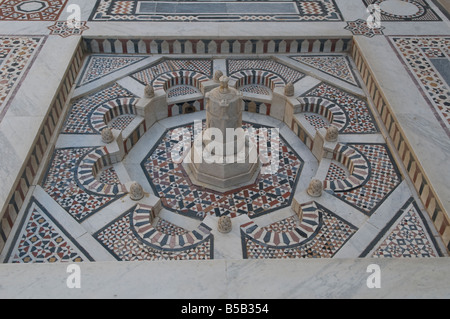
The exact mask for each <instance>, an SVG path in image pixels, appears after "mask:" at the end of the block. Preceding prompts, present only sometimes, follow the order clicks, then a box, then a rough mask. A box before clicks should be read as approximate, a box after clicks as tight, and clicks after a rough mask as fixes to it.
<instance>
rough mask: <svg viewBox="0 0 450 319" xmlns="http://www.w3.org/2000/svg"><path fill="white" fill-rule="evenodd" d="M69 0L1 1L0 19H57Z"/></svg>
mask: <svg viewBox="0 0 450 319" xmlns="http://www.w3.org/2000/svg"><path fill="white" fill-rule="evenodd" d="M66 3H67V0H33V1H24V0H3V1H0V21H1V20H16V21H56V20H58V18H59V15H60V14H61V12H62V10H63V9H64V6H65V5H66Z"/></svg>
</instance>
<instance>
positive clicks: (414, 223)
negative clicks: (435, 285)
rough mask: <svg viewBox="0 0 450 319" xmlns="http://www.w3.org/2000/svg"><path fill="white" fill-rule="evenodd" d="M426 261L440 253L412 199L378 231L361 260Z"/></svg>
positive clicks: (440, 254)
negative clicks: (420, 259) (365, 258)
mask: <svg viewBox="0 0 450 319" xmlns="http://www.w3.org/2000/svg"><path fill="white" fill-rule="evenodd" d="M365 256H368V257H373V258H417V257H421V258H429V257H441V256H442V253H441V250H440V248H439V246H438V245H437V243H436V240H435V238H434V236H433V234H432V233H431V232H430V228H429V226H428V224H427V222H426V221H425V219H424V217H423V215H422V212H421V211H420V209H419V208H418V206H417V204H416V202H415V201H414V199H413V198H411V199H409V200H408V201H407V202H406V204H405V205H404V206H403V208H402V209H401V210H400V211H398V212H397V214H396V215H395V216H394V218H393V219H392V220H391V221H390V222H389V223H388V225H387V226H386V227H385V228H384V229H383V230H382V231H381V232H380V234H379V235H378V236H377V238H375V240H374V241H373V242H372V243H371V244H370V245H369V246H368V247H367V248H366V250H365V251H364V252H363V254H362V256H361V257H365Z"/></svg>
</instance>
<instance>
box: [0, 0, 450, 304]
mask: <svg viewBox="0 0 450 319" xmlns="http://www.w3.org/2000/svg"><path fill="white" fill-rule="evenodd" d="M87 2H88V1H78V0H59V1H48V0H35V1H7V0H3V1H2V0H0V154H1V156H0V178H1V181H2V183H1V184H0V209H1V217H2V218H1V225H0V226H1V227H0V248H1V249H2V252H1V255H0V259H1V261H2V263H3V264H2V266H0V268H1V267H3V269H2V271H0V273H1V274H0V278H2V282H3V283H4V285H5V287H7V289H1V288H0V296H19V294H20V293H21V292H20V291H22V292H23V293H24V295H25V296H32V292H33V291H39V289H40V288H39V287H44V286H45V287H47V285H49V283H50V282H52V281H53V280H56V281H58V280H59V281H61V279H60V278H59V279H54V278H53V279H52V278H51V273H52V269H53V271H54V270H55V269H57V268H51V267H59V268H58V269H59V270H61V269H63V268H62V267H64V266H63V265H67V264H68V263H69V264H71V263H79V264H81V265H85V266H83V267H86V269H89V270H88V271H89V272H91V273H90V274H92V275H91V276H92V278H91V280H92V282H91V285H92V286H90V288H89V289H90V290H89V293H91V294H92V296H94V294H95V289H97V291H101V292H99V294H100V295H101V296H108V297H109V296H111V295H109V293H110V292H111V291H108V290H107V289H106V288H105V287H106V286H104V287H103V288H99V287H100V282H102V280H104V278H103V279H102V278H99V277H101V274H104V273H108V276H112V277H113V278H116V279H115V280H117V281H118V282H120V281H121V280H123V279H121V278H119V277H120V274H121V273H123V272H127V271H128V270H130V269H133V270H134V271H135V272H134V275H135V276H133V277H132V278H131V279H130V281H131V282H134V283H137V282H139V278H141V279H142V277H141V276H145V274H149V273H150V274H151V273H152V272H153V273H154V274H155V275H154V276H152V275H149V276H150V277H149V278H150V279H142V280H143V281H144V282H147V283H149V284H150V283H152V284H156V285H159V286H161V285H163V282H164V280H166V279H167V278H166V277H168V276H169V274H173V276H174V277H172V278H176V280H179V282H180V285H181V286H183V285H189V284H188V281H189V280H195V279H196V276H197V275H196V274H197V273H196V271H198V272H202V273H203V274H204V276H205V278H213V277H214V275H213V273H215V274H216V276H217V277H216V283H217V285H218V287H216V288H214V289H216V290H214V289H212V292H211V294H210V295H209V296H210V297H236V298H240V297H247V298H248V297H250V298H254V297H259V296H263V297H269V298H270V297H286V293H285V292H282V291H279V290H282V289H281V288H282V287H289V289H291V290H292V289H294V288H295V290H296V292H292V291H291V295H290V296H289V297H294V298H295V297H300V296H305V294H303V292H305V291H306V290H307V289H308V287H317V286H316V285H317V283H315V282H312V281H310V280H305V279H304V278H303V277H302V276H305V275H306V274H309V275H310V277H311V278H320V276H322V275H323V276H324V277H323V279H322V281H321V282H322V284H323V285H324V287H325V286H327V285H328V286H327V287H328V290H326V289H324V290H323V291H322V290H320V289H319V290H317V291H316V296H317V297H327V296H344V297H346V296H350V297H361V296H362V297H364V296H368V295H367V292H365V291H361V290H358V289H355V286H358V285H360V284H361V278H359V277H358V276H356V275H355V272H356V273H358V271H360V270H361V269H362V268H364V267H365V266H366V265H368V264H373V263H375V264H380V265H382V267H386V268H389V269H390V271H391V272H390V273H389V272H388V273H386V277H388V278H389V283H388V284H387V286H389V287H390V289H391V290H390V291H391V292H392V294H393V296H415V297H421V296H431V297H437V296H440V297H445V296H447V297H448V296H450V289H448V287H449V285H448V279H445V280H442V281H441V280H440V279H439V278H441V279H444V278H449V277H448V275H449V270H448V269H450V268H449V267H448V252H449V251H450V215H449V214H450V201H449V198H450V196H449V195H450V187H449V183H448V181H449V180H450V169H449V165H448V159H449V158H450V139H449V138H450V21H449V13H448V12H447V11H446V10H445V2H442V3H441V2H440V1H431V0H414V1H409V0H377V1H375V0H351V1H349V0H345V1H344V0H316V1H312V0H298V1H293V0H292V1H288V0H285V1H146V0H144V1H138V0H129V1H118V0H98V1H89V3H87ZM373 5H379V8H380V9H381V11H380V18H381V25H380V27H379V28H375V29H371V28H369V27H368V26H367V22H366V20H367V18H368V17H370V16H371V15H370V14H369V12H368V11H367V9H366V8H367V6H373ZM77 10H79V14H80V19H81V23H79V24H77V25H75V26H71V25H70V24H69V22H68V21H67V19H68V18H69V17H73V16H71V14H73V13H74V12H75V13H76V12H77ZM218 71H221V72H222V73H223V74H225V75H227V76H228V77H229V78H230V79H231V83H232V85H234V86H235V87H236V88H237V89H238V90H240V91H241V92H242V93H243V96H244V97H243V99H244V104H245V106H244V115H243V121H244V124H243V128H244V129H245V130H246V131H256V132H264V131H269V130H270V129H274V128H275V129H277V130H278V132H279V135H278V136H276V137H275V140H272V141H270V140H263V141H262V142H261V143H260V145H259V148H260V150H263V151H267V152H268V154H270V155H271V156H273V153H271V152H270V150H271V147H272V146H273V145H274V143H276V144H278V145H279V147H280V152H279V154H276V156H277V158H276V160H277V163H278V164H279V165H278V169H277V171H276V172H273V173H271V174H263V173H261V174H259V175H258V176H257V177H256V181H255V182H254V183H252V184H250V185H244V186H240V187H236V188H235V189H233V190H227V191H223V192H221V191H218V190H213V189H210V188H208V187H202V186H198V185H196V184H194V183H193V182H192V181H191V180H190V178H189V174H188V173H187V172H186V168H185V166H183V165H182V164H180V163H177V162H176V161H174V160H173V158H172V156H173V152H174V151H176V150H177V147H179V142H180V139H178V136H179V134H180V133H182V132H189V133H190V134H191V136H194V134H195V123H197V124H198V123H202V121H204V120H205V119H206V111H205V108H206V105H205V95H206V93H207V92H209V91H210V90H211V89H213V88H215V87H217V86H218V85H219V84H218V82H217V81H215V80H214V77H215V74H216V73H217V72H218ZM288 84H289V85H290V84H293V86H294V95H293V96H287V95H286V94H285V87H286V86H287V85H288ZM146 86H152V87H153V89H154V96H153V97H149V96H147V95H146V94H145V88H146ZM330 125H333V126H335V127H337V128H338V130H339V137H338V140H337V141H336V142H327V141H325V142H324V141H323V139H322V140H321V136H322V135H323V134H324V132H326V129H327V128H329V127H330ZM105 128H110V129H112V132H113V133H114V137H115V139H114V141H113V142H112V143H104V142H103V141H102V134H101V132H102V130H104V129H105ZM177 134H178V135H177ZM174 136H175V137H174ZM192 141H193V139H192ZM319 149H324V150H325V151H324V154H325V155H324V156H322V154H320V155H318V154H319V153H320V152H319V151H318V150H319ZM318 152H319V153H318ZM312 179H318V180H320V181H321V182H322V184H323V187H324V190H323V193H322V196H320V197H311V196H310V195H309V194H308V192H307V189H308V186H309V184H310V182H311V180H312ZM133 182H137V183H139V184H140V185H141V186H142V188H143V189H144V192H145V196H144V198H143V199H141V200H140V201H134V200H132V199H131V198H130V195H129V190H130V186H131V184H132V183H133ZM223 215H227V216H230V217H231V218H232V224H233V230H232V231H231V233H228V234H222V233H220V232H219V231H218V230H217V223H218V220H219V217H220V216H223ZM312 259H315V260H314V261H313V260H312ZM316 259H320V261H318V260H316ZM135 262H137V263H135ZM147 262H148V263H147ZM25 264H27V265H25ZM208 265H209V266H208ZM18 267H26V268H18ZM41 267H43V268H41ZM45 267H48V268H45ZM208 267H210V268H208ZM329 267H331V268H333V269H334V270H333V271H334V272H331V273H330V270H329ZM402 267H403V268H402ZM252 269H255V270H256V269H259V270H260V275H259V276H260V277H258V274H257V272H255V273H253V272H252ZM280 269H285V270H286V273H289V274H290V273H295V272H296V271H300V272H301V271H302V270H303V271H304V274H303V275H298V277H296V276H293V278H288V276H285V275H284V276H283V275H280V274H278V275H280V278H279V281H277V279H276V278H278V277H277V274H274V273H272V272H277V271H278V272H279V271H280ZM401 269H403V270H404V271H403V272H402V270H401ZM181 270H185V276H186V278H181V274H180V271H181ZM61 272H62V273H63V277H64V274H65V273H64V272H65V269H64V270H62V271H61ZM38 273H39V274H40V275H37V274H38ZM174 273H177V275H174ZM365 273H366V272H365V269H364V270H363V271H362V276H364V275H365ZM419 273H420V274H421V275H419ZM424 273H425V274H431V273H432V274H433V275H429V276H428V277H427V276H426V275H424ZM114 274H116V275H114ZM157 274H159V275H157ZM436 274H437V275H439V276H441V277H435V276H434V275H436ZM272 275H273V276H274V277H273V278H274V279H271V282H272V280H273V282H272V284H273V285H274V287H273V289H274V293H273V295H270V294H268V293H267V291H266V290H264V289H262V290H261V289H259V290H258V287H260V286H259V284H257V285H255V286H254V287H253V288H254V290H252V289H250V288H248V287H244V286H245V284H244V283H243V282H242V281H241V280H242V278H244V277H245V278H246V279H245V280H247V282H248V283H249V282H253V281H255V282H259V281H261V280H262V279H261V278H267V276H269V277H270V276H272ZM337 275H339V276H340V277H339V278H342V280H347V281H346V285H342V284H341V285H337V284H336V282H335V281H333V279H332V278H335V277H336V276H337ZM360 275H361V274H360ZM34 276H38V277H37V278H38V279H36V277H34ZM87 276H90V275H87ZM115 276H117V277H115ZM18 277H20V278H18ZM355 277H358V278H357V279H355ZM412 277H415V278H416V280H421V279H423V280H424V281H425V282H426V284H427V285H430V286H429V289H428V290H422V291H420V290H418V291H414V289H410V288H411V287H405V286H402V285H398V284H395V283H396V280H400V281H401V280H402V279H401V278H412ZM27 278H28V280H31V281H33V280H35V282H36V280H37V282H38V284H35V285H34V286H33V285H32V286H31V288H30V287H28V288H24V286H25V285H26V284H25V281H26V280H27ZM31 278H34V279H31ZM108 278H110V277H108ZM227 278H228V279H229V280H228V279H227ZM296 278H297V279H296ZM327 279H328V280H329V281H327ZM211 280H213V281H214V279H211ZM227 280H228V281H227ZM291 280H292V281H291ZM352 280H353V283H352ZM446 280H447V282H446ZM18 283H19V284H18ZM300 283H301V284H300ZM39 285H41V286H39ZM59 285H60V287H59V286H58V288H55V290H54V292H52V293H51V294H50V295H52V294H54V295H56V296H58V294H59V293H61V292H62V293H63V294H64V289H66V287H65V284H64V283H63V284H61V283H59ZM86 285H87V284H86ZM296 285H298V286H296ZM411 285H412V286H413V287H414V284H411ZM200 286H201V285H200ZM200 286H198V287H196V286H195V285H194V287H193V288H192V289H193V291H194V292H193V295H194V296H197V297H204V296H205V295H207V294H206V292H205V290H204V288H202V287H200ZM237 287H240V288H239V289H238V288H237ZM421 287H423V285H422V286H421ZM433 287H434V288H433ZM116 288H117V287H116ZM172 288H173V287H172ZM172 288H170V289H169V290H167V291H165V292H164V291H163V292H160V294H159V295H158V294H155V295H153V292H152V293H148V294H145V293H143V294H144V296H153V297H163V298H165V297H173V296H178V297H184V296H185V295H184V292H180V291H174V292H172V295H170V294H169V291H172V290H171V289H172ZM197 288H198V289H197ZM47 289H53V288H52V287H47ZM114 289H115V288H113V289H112V290H114ZM130 289H131V290H132V288H129V289H128V290H126V288H123V289H122V290H119V291H120V293H118V294H119V295H121V294H122V295H127V294H126V293H127V292H131V291H130ZM160 289H162V290H164V288H161V287H160ZM289 289H288V288H286V290H285V291H289ZM433 289H434V290H433ZM2 290H3V291H2ZM138 291H140V290H139V289H138ZM231 291H233V292H232V293H230V292H231ZM236 291H239V292H240V293H236ZM421 292H422V293H423V294H422V295H420V293H421ZM134 294H137V292H132V295H134ZM204 294H205V295H204ZM380 294H381V296H386V294H384V295H383V294H382V293H380ZM88 295H89V294H88ZM140 296H142V295H140ZM369 296H370V295H369Z"/></svg>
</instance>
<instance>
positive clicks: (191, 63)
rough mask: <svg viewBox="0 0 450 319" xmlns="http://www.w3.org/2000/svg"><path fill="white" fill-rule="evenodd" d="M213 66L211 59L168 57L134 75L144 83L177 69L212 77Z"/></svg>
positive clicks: (150, 82)
mask: <svg viewBox="0 0 450 319" xmlns="http://www.w3.org/2000/svg"><path fill="white" fill-rule="evenodd" d="M212 67H213V65H212V60H211V59H179V60H178V59H177V60H171V59H166V60H164V61H163V62H160V63H157V64H156V65H153V66H151V67H149V68H147V69H144V70H142V71H139V72H137V73H135V74H133V75H132V77H133V78H135V79H136V80H137V81H139V82H141V83H142V84H144V85H147V84H152V83H153V81H154V80H155V79H156V78H157V77H159V76H161V75H163V74H166V73H169V74H170V73H172V72H175V71H178V72H181V71H192V72H195V73H201V74H203V75H205V76H206V77H208V78H211V77H212V72H213V70H212Z"/></svg>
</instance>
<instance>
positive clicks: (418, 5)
mask: <svg viewBox="0 0 450 319" xmlns="http://www.w3.org/2000/svg"><path fill="white" fill-rule="evenodd" d="M363 2H364V4H365V5H366V6H369V5H371V4H375V5H379V6H380V10H381V11H380V14H381V21H441V18H439V16H437V15H436V13H435V12H434V11H433V9H431V7H430V5H429V4H427V2H426V1H425V0H400V1H387V0H363ZM399 2H400V3H399Z"/></svg>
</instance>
